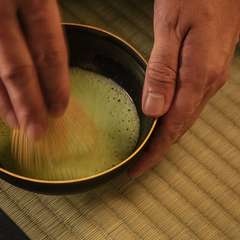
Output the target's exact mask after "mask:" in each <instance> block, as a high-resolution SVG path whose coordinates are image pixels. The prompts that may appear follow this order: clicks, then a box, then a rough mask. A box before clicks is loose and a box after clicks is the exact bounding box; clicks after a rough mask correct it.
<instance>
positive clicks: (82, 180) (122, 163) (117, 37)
mask: <svg viewBox="0 0 240 240" xmlns="http://www.w3.org/2000/svg"><path fill="white" fill-rule="evenodd" d="M62 25H63V26H76V27H83V28H86V29H92V30H95V31H98V32H102V33H105V34H107V35H110V36H112V37H113V38H115V39H118V40H119V41H120V42H122V43H124V44H125V45H126V46H127V47H129V48H130V49H131V50H133V51H134V52H135V53H136V54H137V55H138V57H140V58H141V60H142V61H143V62H144V63H145V64H147V61H146V59H145V58H144V57H143V56H142V54H141V53H140V52H139V51H138V50H136V49H135V48H134V47H133V46H132V45H130V44H129V43H128V42H126V41H125V40H124V39H122V38H121V37H119V36H117V35H115V34H113V33H111V32H108V31H106V30H104V29H101V28H99V27H94V26H91V25H86V24H79V23H66V22H63V23H62ZM157 122H158V119H154V121H153V124H152V126H151V129H150V130H149V132H148V134H147V136H146V137H145V139H144V140H143V142H142V143H141V145H140V146H139V147H138V148H137V149H136V150H135V151H134V152H133V153H132V154H131V155H130V156H129V157H127V158H126V159H125V160H123V161H121V162H120V163H119V164H117V165H115V166H114V167H112V168H110V169H107V170H105V171H103V172H100V173H98V174H95V175H92V176H89V177H84V178H77V179H72V180H41V179H34V178H30V177H24V176H21V175H18V174H16V173H13V172H10V171H8V170H6V169H3V168H1V167H0V171H1V172H3V173H5V174H6V175H9V176H11V177H14V178H18V179H21V180H26V181H28V182H33V183H46V184H56V185H58V184H59V185H60V184H70V183H79V182H84V181H88V180H91V179H94V178H97V177H100V176H104V175H106V174H108V173H110V172H112V171H114V170H116V169H117V168H120V167H121V166H122V165H124V164H126V163H127V162H128V161H130V160H131V159H132V158H133V157H134V156H136V155H137V154H138V153H139V152H140V151H141V150H142V148H143V147H144V145H145V144H146V143H147V141H148V140H149V138H150V136H151V135H152V133H153V131H154V129H155V127H156V124H157Z"/></svg>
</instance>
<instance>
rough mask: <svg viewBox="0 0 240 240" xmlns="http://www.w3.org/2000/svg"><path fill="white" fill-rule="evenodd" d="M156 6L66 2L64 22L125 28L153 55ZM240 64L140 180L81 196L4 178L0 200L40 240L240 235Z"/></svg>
mask: <svg viewBox="0 0 240 240" xmlns="http://www.w3.org/2000/svg"><path fill="white" fill-rule="evenodd" d="M152 5H153V2H152V1H148V0H143V1H138V0H120V1H112V0H105V1H97V0H92V1H87V0H85V1H84V0H83V1H77V0H68V1H61V8H62V14H63V18H64V21H66V22H80V23H86V24H91V25H95V26H99V27H102V28H104V29H106V30H109V31H111V32H113V33H117V34H118V35H119V36H121V37H123V38H124V39H125V40H127V41H128V42H130V43H131V44H132V45H133V46H135V47H136V48H137V49H138V50H140V52H141V53H142V54H143V55H144V56H145V57H146V58H147V57H148V56H149V52H150V50H151V46H152V42H153V36H152V8H153V6H152ZM237 65H239V67H237ZM237 69H239V70H238V71H239V72H240V64H239V63H238V62H237V59H236V61H235V66H234V68H233V70H232V77H231V80H230V81H229V82H228V83H227V84H226V85H225V87H224V88H223V89H222V90H221V91H219V92H218V94H217V95H216V96H215V97H214V98H213V99H212V100H211V101H210V102H209V104H208V105H207V107H206V108H205V110H204V112H203V113H202V114H201V117H200V118H199V119H198V121H197V122H196V123H195V124H194V126H193V127H192V128H191V129H190V130H189V131H188V132H187V133H186V134H185V135H184V137H183V138H182V139H181V140H180V141H179V142H178V143H177V144H175V145H174V146H173V147H172V148H171V150H170V152H169V153H168V154H167V156H166V158H165V159H164V160H163V161H162V162H161V163H160V164H159V165H158V166H157V167H155V168H154V169H153V170H152V171H150V172H148V173H147V174H145V175H144V176H142V177H140V178H138V179H136V180H133V181H132V180H131V181H129V179H127V177H124V176H122V177H119V178H118V179H116V180H113V181H111V182H110V183H108V184H106V185H104V186H101V187H100V188H98V189H95V190H93V191H90V192H87V193H84V194H77V195H73V196H70V195H67V196H44V195H40V194H34V193H30V192H27V191H24V190H21V189H18V188H15V187H13V186H11V185H9V184H8V183H6V182H4V181H0V207H1V208H2V209H3V210H4V211H5V212H6V213H7V214H8V215H9V216H10V217H11V218H12V219H13V220H14V221H15V222H16V223H17V224H18V225H19V226H20V227H21V228H22V229H23V230H24V232H25V233H26V234H27V235H28V236H29V238H30V239H33V240H42V239H51V240H72V239H73V240H75V239H87V240H88V239H94V240H100V239H113V240H122V239H124V240H131V239H149V240H155V239H160V240H165V239H166V240H167V239H174V240H180V239H181V240H194V239H202V240H210V239H211V240H223V239H233V240H239V239H240V137H239V136H240V111H239V108H240V95H239V92H240V77H238V78H237V77H236V76H234V73H235V72H236V71H237ZM239 76H240V75H239ZM0 224H1V223H0Z"/></svg>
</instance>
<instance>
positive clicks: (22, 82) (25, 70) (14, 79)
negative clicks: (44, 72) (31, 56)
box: [1, 64, 34, 87]
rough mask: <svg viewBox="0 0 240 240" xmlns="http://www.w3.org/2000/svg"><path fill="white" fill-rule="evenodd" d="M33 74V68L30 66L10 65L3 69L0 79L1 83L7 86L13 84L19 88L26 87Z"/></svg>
mask: <svg viewBox="0 0 240 240" xmlns="http://www.w3.org/2000/svg"><path fill="white" fill-rule="evenodd" d="M33 72H34V66H33V65H32V64H26V65H11V66H9V67H6V68H4V70H3V71H2V72H1V78H2V79H3V82H5V83H6V84H8V83H9V82H11V83H14V85H17V86H19V87H22V86H26V85H28V84H29V82H30V81H31V77H30V76H32V74H33Z"/></svg>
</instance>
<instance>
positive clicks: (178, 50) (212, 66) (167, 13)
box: [129, 0, 240, 177]
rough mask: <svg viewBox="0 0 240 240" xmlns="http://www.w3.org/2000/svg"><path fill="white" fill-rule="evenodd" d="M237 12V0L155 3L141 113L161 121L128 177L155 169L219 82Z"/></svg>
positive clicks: (237, 25) (239, 29)
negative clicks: (151, 45) (152, 42)
mask: <svg viewBox="0 0 240 240" xmlns="http://www.w3.org/2000/svg"><path fill="white" fill-rule="evenodd" d="M239 12H240V1H238V0H211V1H208V0H201V1H199V0H155V6H154V38H155V41H154V46H153V49H152V53H151V56H150V60H149V63H148V67H147V71H146V78H145V85H144V93H143V98H142V103H143V104H142V105H143V106H142V108H143V111H144V113H145V114H146V115H149V116H153V117H160V116H163V117H162V119H161V124H159V127H158V129H157V130H156V132H155V134H154V136H153V138H152V142H151V143H150V145H149V147H148V149H146V152H145V153H144V154H143V155H142V157H141V159H140V160H139V162H138V163H137V164H136V165H135V166H134V167H133V168H132V169H131V170H130V172H129V175H130V176H134V177H135V176H138V175H140V174H141V173H143V172H144V171H146V170H147V169H149V168H151V167H153V166H154V165H156V164H157V163H158V162H159V161H160V160H161V158H162V157H163V155H164V154H165V153H166V152H167V150H168V149H169V148H170V146H171V145H172V144H173V143H174V142H175V141H176V140H177V139H178V138H179V137H180V136H182V135H183V133H184V132H185V131H186V130H187V129H188V128H189V127H190V126H191V125H192V124H193V122H194V121H195V120H196V118H197V117H198V116H199V114H200V112H201V111H202V109H203V107H204V105H205V104H206V103H207V101H208V100H209V98H210V97H212V96H213V95H214V94H215V93H216V91H217V90H218V89H219V88H221V87H222V86H223V84H224V83H225V81H226V79H227V74H228V70H229V65H230V62H231V59H232V56H233V53H234V49H235V46H236V44H237V42H238V41H239V36H240V35H239V33H240V15H239Z"/></svg>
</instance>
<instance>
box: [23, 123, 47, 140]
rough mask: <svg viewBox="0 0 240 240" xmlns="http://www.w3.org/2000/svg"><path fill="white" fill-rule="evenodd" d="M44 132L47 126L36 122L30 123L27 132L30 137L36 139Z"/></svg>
mask: <svg viewBox="0 0 240 240" xmlns="http://www.w3.org/2000/svg"><path fill="white" fill-rule="evenodd" d="M44 132H45V128H44V127H43V126H42V125H40V124H36V123H30V124H29V125H28V126H27V131H26V134H27V137H28V138H29V139H31V140H33V141H36V140H39V139H40V138H41V136H42V135H43V134H44Z"/></svg>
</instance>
